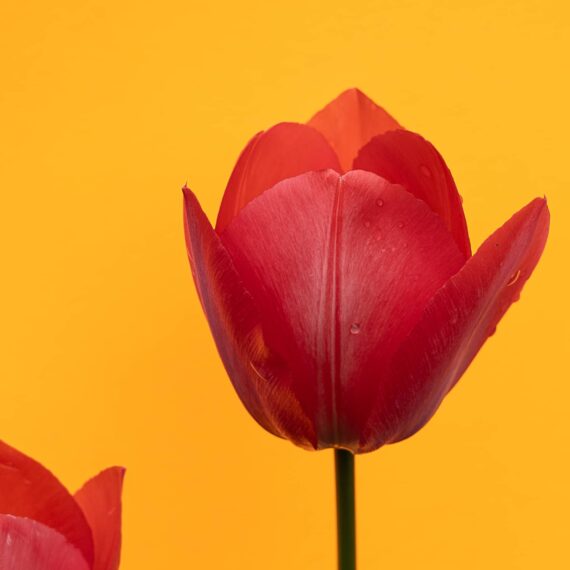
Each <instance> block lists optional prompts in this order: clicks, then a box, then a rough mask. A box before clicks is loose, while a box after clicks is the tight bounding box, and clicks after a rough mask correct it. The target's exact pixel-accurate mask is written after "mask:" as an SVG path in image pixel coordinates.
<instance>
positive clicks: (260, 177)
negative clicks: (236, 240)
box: [216, 123, 340, 232]
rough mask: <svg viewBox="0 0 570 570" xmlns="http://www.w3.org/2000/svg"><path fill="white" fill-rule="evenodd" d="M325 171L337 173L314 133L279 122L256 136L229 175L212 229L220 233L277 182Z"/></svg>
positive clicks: (323, 141)
mask: <svg viewBox="0 0 570 570" xmlns="http://www.w3.org/2000/svg"><path fill="white" fill-rule="evenodd" d="M326 168H333V169H335V170H339V171H340V165H339V162H338V158H337V156H336V154H335V152H334V151H333V149H332V148H331V147H330V145H329V143H328V142H327V141H326V139H325V138H324V137H323V135H322V134H321V133H319V132H318V131H317V130H315V129H313V128H311V127H308V126H307V125H300V124H298V123H280V124H278V125H275V126H274V127H272V128H271V129H269V130H267V131H265V132H262V133H258V134H257V135H255V137H253V139H252V140H251V141H250V142H249V144H248V145H247V146H246V147H245V149H244V150H243V152H242V154H241V156H240V157H239V160H238V162H237V164H236V166H235V168H234V170H233V172H232V175H231V177H230V180H229V182H228V186H227V188H226V191H225V193H224V198H223V200H222V204H221V206H220V211H219V213H218V221H217V222H216V230H217V231H218V232H221V231H222V230H223V229H224V228H225V227H226V226H227V225H228V224H229V223H230V222H231V221H232V220H233V218H234V217H235V216H236V214H237V213H238V212H239V211H240V210H241V209H242V208H243V207H244V206H245V205H246V204H247V203H248V202H249V201H251V200H253V198H255V197H256V196H258V195H259V194H261V193H262V192H263V191H264V190H267V189H268V188H271V187H272V186H274V185H275V184H277V182H280V181H281V180H284V179H285V178H291V177H292V176H297V175H298V174H303V173H304V172H309V171H310V170H324V169H326Z"/></svg>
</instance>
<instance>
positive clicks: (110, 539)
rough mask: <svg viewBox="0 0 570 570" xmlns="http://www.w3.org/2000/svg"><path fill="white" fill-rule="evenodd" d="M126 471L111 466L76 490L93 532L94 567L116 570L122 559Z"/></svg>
mask: <svg viewBox="0 0 570 570" xmlns="http://www.w3.org/2000/svg"><path fill="white" fill-rule="evenodd" d="M124 476H125V470H124V468H122V467H109V468H108V469H105V470H104V471H101V473H99V475H96V476H95V477H93V478H92V479H90V480H89V481H87V483H85V485H83V487H82V488H81V489H80V490H79V491H77V493H75V500H76V501H77V504H78V505H79V506H80V507H81V510H82V511H83V513H84V515H85V516H86V518H87V521H88V522H89V526H90V527H91V531H92V532H93V542H94V545H95V560H94V562H93V570H117V568H119V561H120V559H121V493H122V490H123V478H124Z"/></svg>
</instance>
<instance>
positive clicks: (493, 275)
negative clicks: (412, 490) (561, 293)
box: [362, 199, 549, 451]
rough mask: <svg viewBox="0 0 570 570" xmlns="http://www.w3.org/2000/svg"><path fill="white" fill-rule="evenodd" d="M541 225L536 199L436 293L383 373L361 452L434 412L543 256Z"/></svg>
mask: <svg viewBox="0 0 570 570" xmlns="http://www.w3.org/2000/svg"><path fill="white" fill-rule="evenodd" d="M548 226H549V212H548V207H547V205H546V201H545V200H543V199H535V200H534V201H532V202H531V203H530V204H528V205H527V206H525V207H524V208H523V209H522V210H520V211H519V212H517V213H516V214H515V215H514V216H513V217H512V218H511V219H510V220H509V221H508V222H507V223H506V224H505V225H504V226H502V227H501V228H499V229H498V230H497V231H496V232H495V233H494V234H492V235H491V236H490V237H489V238H488V239H487V240H486V241H485V242H484V243H483V245H482V246H481V247H480V248H479V250H478V251H477V253H475V255H474V256H473V257H472V258H471V259H469V261H468V262H467V263H466V264H465V266H464V267H463V268H462V269H461V271H460V272H459V273H457V275H454V276H453V277H452V278H451V279H450V280H449V281H448V282H447V283H446V284H445V285H444V286H443V287H442V288H441V289H440V290H439V291H438V292H437V293H436V294H435V296H434V297H433V299H432V300H431V301H430V302H429V304H428V305H427V306H426V309H425V312H424V314H423V316H422V318H421V320H419V321H418V324H417V325H416V326H415V328H414V330H413V331H412V333H411V334H410V336H409V337H408V338H407V339H406V341H405V342H404V343H403V344H402V346H401V347H400V348H399V349H398V351H397V353H396V355H395V357H394V359H393V361H392V363H391V364H390V366H389V369H388V370H387V372H386V374H385V379H386V380H387V381H385V382H382V384H381V385H380V387H381V389H380V391H379V393H378V394H377V398H378V399H377V403H376V406H375V410H376V413H375V414H374V416H372V417H371V419H370V422H369V426H368V430H367V431H366V432H365V433H364V436H363V442H362V444H363V449H362V450H363V451H372V450H373V449H376V448H377V447H379V446H380V445H382V444H384V443H392V442H396V441H400V440H401V439H405V438H406V437H409V436H410V435H412V434H414V433H415V432H416V431H418V430H419V429H420V428H421V427H422V426H423V425H424V424H425V423H426V422H427V421H428V420H429V419H430V417H431V416H432V415H433V414H434V413H435V411H436V409H437V408H438V406H439V404H440V403H441V401H442V399H443V398H444V396H445V395H446V394H447V392H448V391H449V390H450V389H451V388H452V387H453V386H454V384H455V383H456V382H457V380H458V379H459V378H460V377H461V375H462V374H463V372H464V371H465V370H466V368H467V367H468V366H469V364H470V362H471V361H472V360H473V358H474V357H475V355H476V354H477V352H478V351H479V349H480V348H481V346H482V345H483V344H484V342H485V341H486V340H487V338H488V337H489V336H490V335H492V334H493V332H494V330H495V327H496V326H497V323H498V322H499V321H500V320H501V318H502V316H503V315H504V314H505V312H506V310H507V309H508V308H509V307H510V305H511V304H512V303H513V302H515V301H517V300H518V298H519V296H520V292H521V289H522V287H523V285H524V284H525V282H526V280H527V279H528V278H529V277H530V275H531V273H532V271H533V269H534V267H535V266H536V264H537V263H538V260H539V258H540V256H541V254H542V251H543V249H544V245H545V243H546V238H547V235H548Z"/></svg>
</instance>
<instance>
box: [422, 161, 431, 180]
mask: <svg viewBox="0 0 570 570" xmlns="http://www.w3.org/2000/svg"><path fill="white" fill-rule="evenodd" d="M420 172H421V173H422V174H423V175H424V176H425V177H426V178H431V170H430V169H429V168H428V167H427V166H426V165H425V164H422V165H421V166H420Z"/></svg>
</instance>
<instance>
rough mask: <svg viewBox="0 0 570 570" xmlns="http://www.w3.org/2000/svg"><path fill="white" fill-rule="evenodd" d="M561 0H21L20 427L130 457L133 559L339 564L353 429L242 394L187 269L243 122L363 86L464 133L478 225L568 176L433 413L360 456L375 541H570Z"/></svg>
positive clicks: (399, 561) (418, 556)
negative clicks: (195, 235)
mask: <svg viewBox="0 0 570 570" xmlns="http://www.w3.org/2000/svg"><path fill="white" fill-rule="evenodd" d="M569 21H570V10H569V9H568V7H567V3H566V2H563V1H559V2H555V1H545V0H536V1H534V0H532V1H530V0H529V1H519V2H516V1H508V2H497V1H492V2H490V1H480V2H476V3H473V2H457V1H446V2H433V1H426V2H417V1H412V0H384V1H360V2H354V3H351V2H346V1H344V0H343V1H341V0H328V1H326V2H325V1H321V2H318V3H314V2H310V1H308V0H302V1H297V0H291V1H289V2H286V3H282V4H281V3H273V2H268V1H267V0H263V1H252V0H243V1H240V2H224V3H220V2H206V1H201V2H197V1H196V0H184V1H180V2H172V1H170V0H163V1H162V2H154V3H146V2H134V1H133V2H111V1H107V2H98V1H80V2H77V1H61V0H55V1H51V2H29V1H25V0H24V1H21V2H3V3H2V7H1V8H0V63H1V67H0V84H1V89H0V189H1V192H2V201H1V207H0V247H1V263H2V280H1V283H0V288H1V295H0V303H1V305H0V318H1V329H0V347H1V357H0V378H1V395H2V398H1V404H0V437H2V438H3V439H5V440H6V441H7V442H9V443H11V444H12V445H14V446H16V447H18V448H20V449H22V450H24V451H26V452H27V453H29V454H31V455H33V456H34V457H36V458H38V459H39V460H41V461H42V462H44V463H45V464H46V465H47V466H49V467H50V468H51V469H52V470H53V471H54V472H55V473H57V474H58V475H59V476H60V477H61V479H62V480H63V481H64V482H65V483H66V484H67V485H69V486H70V487H71V488H75V487H77V486H78V485H79V484H80V483H81V482H82V481H83V480H84V479H86V478H87V477H88V476H90V475H92V474H94V473H95V472H96V471H98V470H99V469H101V468H103V467H105V466H107V465H110V464H116V463H119V464H124V465H126V466H127V467H128V477H127V480H126V490H125V505H124V513H125V518H124V550H123V565H122V568H123V569H124V570H143V569H164V568H181V569H182V568H215V569H228V570H229V569H239V568H244V569H245V568H247V569H248V570H252V569H268V568H271V569H276V570H280V569H290V568H300V569H315V570H316V569H319V570H320V569H327V568H334V565H335V551H334V540H335V536H334V510H333V473H332V454H331V453H330V452H321V453H307V452H305V451H302V450H299V449H296V448H294V447H293V446H292V445H290V444H288V443H287V442H283V441H279V440H277V439H275V438H273V437H271V436H269V435H268V434H266V433H265V432H263V431H262V430H261V429H260V428H258V427H257V425H256V424H255V423H254V422H253V421H252V420H251V419H250V418H249V417H248V416H247V414H246V412H245V411H244V409H243V408H242V406H241V405H240V403H239V402H238V399H237V397H236V396H235V395H234V392H233V389H232V388H231V385H230V382H229V380H228V379H227V378H226V376H225V373H224V371H223V369H222V366H221V364H220V361H219V359H218V357H217V354H216V351H215V348H214V344H213V342H212V340H211V337H210V334H209V331H208V328H207V325H206V321H205V319H204V317H203V315H202V313H201V309H200V306H199V303H198V300H197V297H196V294H195V292H194V289H193V285H192V283H191V277H190V271H189V268H188V267H187V260H186V256H185V250H184V245H183V236H182V226H181V217H182V214H181V193H180V188H181V186H182V185H183V184H184V183H185V182H186V181H188V184H189V186H191V187H192V188H193V189H194V190H195V191H196V193H197V194H198V196H199V197H200V199H201V201H202V204H203V205H204V208H205V209H206V211H207V213H208V214H209V215H210V216H211V218H213V217H214V216H215V214H216V211H217V205H218V203H219V200H220V197H221V194H222V191H223V189H224V186H225V183H226V180H227V178H228V175H229V173H230V171H231V168H232V166H233V163H234V161H235V159H236V157H237V155H238V153H239V151H240V149H241V148H242V147H243V145H244V144H245V143H246V141H247V140H248V138H249V137H250V136H251V135H252V134H253V133H255V132H256V131H257V130H259V129H263V128H265V127H267V126H269V125H271V124H273V123H275V122H278V121H280V120H300V121H303V120H306V119H307V118H308V117H309V116H311V114H312V113H313V112H314V111H316V110H317V109H319V108H320V107H321V106H323V105H324V104H325V103H326V102H327V101H328V100H330V99H332V98H333V97H335V96H336V95H337V94H338V93H339V92H340V91H341V90H343V89H345V88H346V87H349V86H358V87H360V88H361V89H363V90H364V91H365V92H366V93H368V94H369V95H370V96H371V97H372V98H374V99H375V100H376V101H377V102H379V103H380V104H382V105H384V106H385V107H386V108H387V109H388V110H389V111H390V112H391V113H393V114H394V115H395V116H396V117H397V118H398V120H399V121H401V122H402V124H404V125H406V126H407V127H409V128H411V129H413V130H416V131H419V132H420V133H423V134H424V135H425V136H426V137H428V138H429V139H430V140H432V141H433V142H434V143H435V144H436V145H437V146H438V148H439V149H440V150H441V152H442V153H443V155H444V156H445V157H446V159H447V161H448V164H449V165H450V168H451V169H452V171H453V173H454V175H455V178H456V181H457V184H458V186H459V188H460V192H461V193H462V194H463V196H464V199H465V209H466V213H467V217H468V222H469V226H470V230H471V236H472V241H473V244H474V246H478V245H479V244H480V243H481V241H482V240H483V239H484V238H485V237H486V236H487V235H488V234H489V233H490V232H491V231H492V230H494V229H495V228H496V227H497V226H499V225H500V224H501V223H502V222H503V221H505V220H506V219H507V218H508V217H509V216H510V215H511V214H512V213H513V212H514V211H515V210H517V209H518V208H520V207H521V206H522V205H523V204H525V203H526V202H528V201H529V200H530V199H531V198H533V197H534V196H537V195H543V194H546V195H547V197H548V199H549V205H550V208H551V211H552V214H553V224H552V230H551V235H550V240H549V243H548V245H547V249H546V252H545V255H544V257H543V259H542V261H541V263H540V265H539V266H538V269H537V271H536V273H535V275H534V276H533V278H532V279H531V280H530V282H529V283H528V285H527V287H526V288H525V291H524V292H523V296H522V300H521V302H520V303H518V304H517V305H515V306H514V307H513V308H512V309H511V311H510V312H509V314H508V315H507V317H506V318H505V320H504V321H503V323H502V324H501V325H500V326H499V329H498V333H497V335H496V336H495V337H493V338H492V339H491V340H490V341H489V343H488V344H487V345H486V346H485V347H484V349H483V351H482V352H481V354H480V355H479V356H478V358H477V359H476V361H475V362H474V364H473V365H472V366H471V368H470V369H469V371H468V372H467V374H466V375H465V377H464V378H463V380H462V381H461V382H460V384H459V385H458V387H457V388H456V389H455V390H454V391H453V393H452V394H451V395H450V396H449V398H448V399H447V400H446V402H445V403H444V405H443V406H442V408H441V410H440V411H439V412H438V414H437V415H436V417H435V418H434V419H433V421H432V422H431V423H430V424H429V425H428V426H427V427H426V428H425V429H424V430H423V431H421V432H420V433H419V434H418V435H416V436H415V437H414V438H412V439H410V440H408V441H406V442H403V443H401V444H398V445H395V446H392V447H388V448H384V449H381V450H380V451H378V452H376V453H373V454H370V455H367V456H362V457H359V458H358V461H357V469H358V473H357V482H358V517H359V518H358V525H359V531H360V532H359V547H360V562H361V566H360V567H361V568H362V569H363V570H365V569H377V568H398V569H414V568H420V567H421V568H424V569H438V570H439V569H447V568H449V569H452V568H453V569H455V568H462V569H479V568H493V569H515V568H516V569H536V568H552V569H558V568H567V567H568V564H569V562H570V555H569V553H568V544H567V540H568V536H569V532H570V523H569V520H570V518H569V516H568V512H569V511H570V494H569V490H568V489H569V485H568V481H569V480H570V469H569V461H568V440H569V436H570V420H569V417H568V408H569V401H570V384H569V376H568V370H567V368H568V367H567V358H568V349H569V346H568V340H569V334H568V320H569V317H570V311H569V306H568V300H567V291H568V276H569V270H568V250H569V247H570V243H569V241H570V240H569V238H570V232H569V226H570V222H569V216H570V204H569V198H568V193H569V187H568V182H569V180H570V176H569V164H568V148H569V143H568V134H569V132H570V121H569V118H570V114H569V112H568V101H569V99H570V89H569V86H570V82H569V78H568V56H569V53H570V45H569V41H568V38H569V37H570V24H569Z"/></svg>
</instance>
